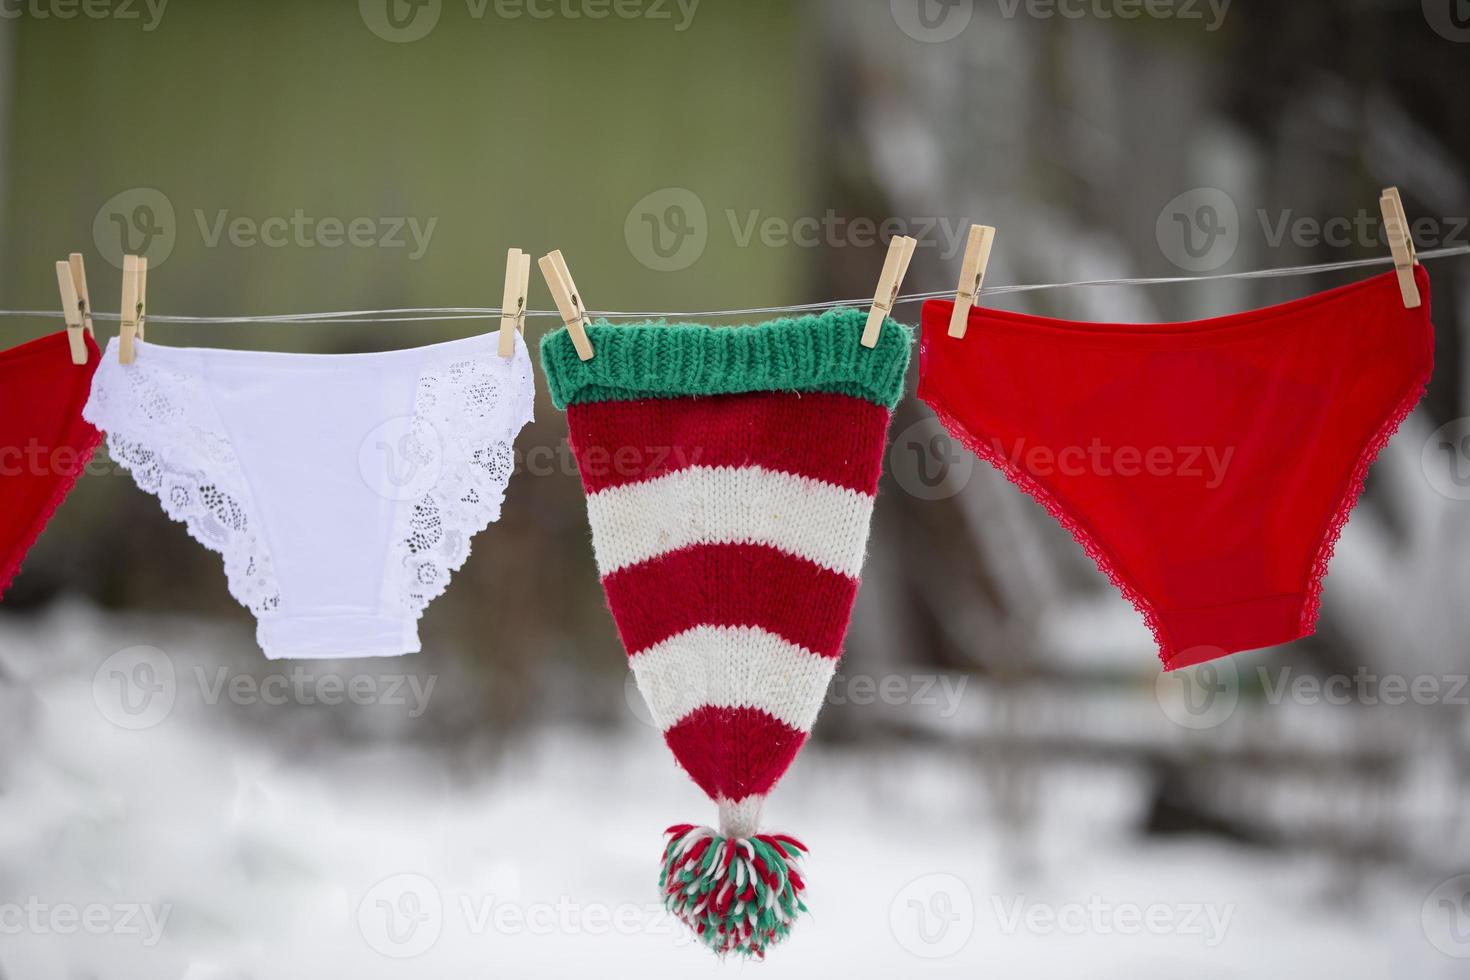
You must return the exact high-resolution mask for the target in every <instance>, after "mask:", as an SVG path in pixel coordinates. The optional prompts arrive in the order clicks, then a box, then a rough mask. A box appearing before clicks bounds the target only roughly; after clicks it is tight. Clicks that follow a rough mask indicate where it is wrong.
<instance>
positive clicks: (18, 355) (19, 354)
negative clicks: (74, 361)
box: [0, 330, 99, 365]
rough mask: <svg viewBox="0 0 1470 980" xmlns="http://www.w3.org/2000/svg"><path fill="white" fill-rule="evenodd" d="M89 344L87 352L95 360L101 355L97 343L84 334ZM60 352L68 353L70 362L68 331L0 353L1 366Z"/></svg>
mask: <svg viewBox="0 0 1470 980" xmlns="http://www.w3.org/2000/svg"><path fill="white" fill-rule="evenodd" d="M83 337H84V338H85V341H86V344H87V351H88V353H90V354H91V355H92V357H93V358H95V357H96V356H97V354H98V353H99V351H98V348H97V342H96V341H95V340H93V339H92V335H91V334H86V333H84V334H83ZM58 351H66V352H67V358H68V360H69V359H70V358H71V341H70V340H68V339H67V336H66V331H65V330H61V331H58V332H57V333H48V334H47V335H46V336H44V337H37V338H36V339H35V340H29V341H26V342H25V343H24V344H20V345H19V346H16V347H12V348H10V349H9V350H3V351H0V365H4V364H9V363H10V362H12V361H22V360H25V359H27V358H31V357H38V356H41V355H46V354H55V353H57V352H58Z"/></svg>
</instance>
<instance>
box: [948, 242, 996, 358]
mask: <svg viewBox="0 0 1470 980" xmlns="http://www.w3.org/2000/svg"><path fill="white" fill-rule="evenodd" d="M994 245H995V229H994V228H992V227H991V226H990V225H971V226H970V237H969V240H968V241H967V242H966V243H965V259H964V261H963V262H961V263H960V285H959V288H958V289H956V290H955V297H954V312H953V313H951V314H950V316H949V335H950V336H951V337H963V336H964V335H965V329H966V328H967V327H968V326H969V325H970V309H971V308H972V307H973V306H974V305H975V303H976V302H977V301H978V300H979V299H980V288H981V287H982V286H984V285H985V267H986V266H988V265H989V264H990V249H991V247H992V246H994Z"/></svg>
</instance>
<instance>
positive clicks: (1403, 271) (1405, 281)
mask: <svg viewBox="0 0 1470 980" xmlns="http://www.w3.org/2000/svg"><path fill="white" fill-rule="evenodd" d="M1378 207H1379V209H1380V210H1382V212H1383V230H1384V232H1385V233H1386V234H1387V235H1388V247H1389V250H1390V251H1392V252H1393V268H1394V271H1395V272H1397V273H1398V277H1399V292H1401V293H1403V295H1404V306H1406V307H1408V308H1409V309H1411V310H1412V309H1416V308H1417V307H1418V306H1419V304H1420V303H1421V302H1422V300H1420V298H1419V284H1418V283H1416V282H1415V281H1414V266H1415V265H1416V264H1417V263H1418V261H1419V258H1418V254H1417V253H1416V252H1415V250H1414V236H1413V235H1411V234H1410V233H1409V218H1408V216H1407V215H1406V214H1404V200H1403V198H1401V197H1399V189H1398V188H1397V187H1388V188H1385V189H1384V191H1383V194H1382V195H1380V196H1379V198H1378Z"/></svg>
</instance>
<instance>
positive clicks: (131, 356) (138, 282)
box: [117, 255, 148, 364]
mask: <svg viewBox="0 0 1470 980" xmlns="http://www.w3.org/2000/svg"><path fill="white" fill-rule="evenodd" d="M119 313H120V315H121V317H122V330H121V331H120V332H119V333H118V338H117V359H118V360H119V361H121V362H122V363H123V364H131V363H133V361H134V360H135V359H136V358H137V356H138V351H137V347H136V345H135V343H134V342H135V341H138V340H142V339H144V338H143V328H144V326H145V324H146V322H147V313H148V259H147V257H146V256H139V255H124V256H123V274H122V309H121V310H120V311H119Z"/></svg>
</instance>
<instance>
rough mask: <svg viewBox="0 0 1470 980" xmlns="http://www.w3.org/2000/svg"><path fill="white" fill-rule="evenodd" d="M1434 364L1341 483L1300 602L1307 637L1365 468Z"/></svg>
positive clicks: (1424, 383) (1410, 409) (1395, 427)
mask: <svg viewBox="0 0 1470 980" xmlns="http://www.w3.org/2000/svg"><path fill="white" fill-rule="evenodd" d="M1433 370H1434V369H1433V367H1432V366H1430V367H1427V368H1425V370H1424V373H1423V374H1422V375H1420V377H1419V378H1417V379H1416V380H1415V381H1414V383H1413V384H1412V385H1410V387H1409V391H1408V394H1406V395H1405V396H1404V398H1403V400H1402V401H1400V402H1399V403H1398V405H1397V406H1395V407H1394V410H1393V411H1392V412H1391V413H1389V415H1388V417H1387V418H1386V419H1384V421H1383V424H1382V425H1380V426H1379V427H1378V431H1377V432H1375V433H1374V434H1373V438H1372V439H1370V440H1369V441H1368V444H1367V445H1366V446H1364V447H1363V451H1362V452H1361V453H1359V454H1358V461H1357V463H1356V464H1354V466H1353V471H1352V473H1350V474H1349V475H1348V479H1347V483H1346V484H1345V485H1344V486H1343V490H1342V495H1341V496H1340V497H1339V498H1338V502H1337V509H1336V510H1334V511H1333V513H1332V517H1331V519H1330V520H1328V522H1327V528H1326V530H1325V531H1323V533H1322V544H1321V546H1320V547H1319V548H1318V549H1317V557H1316V558H1315V559H1313V561H1312V565H1311V569H1310V571H1309V572H1308V581H1307V596H1306V599H1305V600H1304V601H1303V602H1302V615H1301V620H1300V621H1299V627H1300V632H1299V633H1298V634H1297V635H1298V636H1299V637H1300V636H1310V635H1311V634H1312V633H1313V632H1315V631H1316V629H1317V617H1318V616H1319V615H1320V614H1321V612H1322V579H1323V577H1324V576H1326V574H1327V566H1328V565H1329V564H1331V562H1332V556H1333V553H1334V552H1335V551H1336V550H1337V541H1338V539H1339V538H1340V537H1342V529H1343V528H1344V527H1346V526H1347V522H1348V518H1349V517H1351V516H1352V513H1353V509H1354V508H1356V507H1357V506H1358V500H1359V498H1361V497H1362V496H1363V489H1364V486H1365V485H1366V483H1367V480H1368V470H1369V469H1371V468H1372V466H1373V463H1374V461H1375V460H1377V459H1378V454H1379V453H1381V452H1383V447H1384V446H1386V445H1388V441H1389V440H1390V439H1392V438H1393V435H1394V433H1395V432H1397V431H1398V430H1399V426H1401V425H1403V424H1404V419H1406V418H1408V417H1409V413H1411V412H1413V411H1414V406H1415V405H1418V404H1419V400H1420V399H1422V398H1423V397H1424V391H1425V389H1426V388H1428V387H1429V377H1430V375H1431V374H1432V373H1433Z"/></svg>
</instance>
